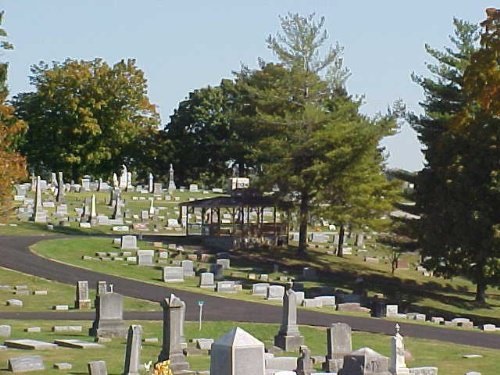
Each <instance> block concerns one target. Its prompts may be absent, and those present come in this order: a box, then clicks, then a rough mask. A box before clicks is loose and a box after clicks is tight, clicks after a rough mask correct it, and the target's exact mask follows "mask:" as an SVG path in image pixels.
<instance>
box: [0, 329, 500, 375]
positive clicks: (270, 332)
mask: <svg viewBox="0 0 500 375" xmlns="http://www.w3.org/2000/svg"><path fill="white" fill-rule="evenodd" d="M2 324H9V325H11V326H12V335H11V337H10V339H18V338H30V339H35V340H42V341H46V342H53V341H54V340H56V339H79V340H83V341H92V339H93V338H91V337H89V336H88V328H90V326H91V322H89V321H83V322H82V321H61V322H57V321H55V322H54V321H52V322H47V321H18V320H8V321H3V322H2ZM126 324H127V325H128V324H141V325H142V326H143V330H144V334H143V338H154V337H156V338H158V342H157V343H143V345H142V351H141V361H142V362H143V363H144V362H149V361H153V363H154V362H155V361H156V359H157V357H158V354H159V353H160V350H161V340H162V324H161V323H160V322H152V321H142V322H126ZM54 325H65V326H66V325H79V326H82V328H83V329H82V332H81V333H71V334H69V333H68V334H65V333H54V332H51V329H52V327H53V326H54ZM33 326H37V327H41V332H40V333H26V332H24V330H25V329H26V328H28V327H33ZM235 326H239V327H241V328H243V329H244V330H246V331H248V332H249V333H250V334H252V335H253V336H255V337H256V338H258V339H259V340H261V341H263V342H264V344H265V345H266V346H269V345H271V344H272V341H273V336H274V335H275V334H276V333H277V331H278V329H279V326H278V325H277V324H252V323H233V322H204V323H203V326H202V330H201V331H199V330H198V323H194V322H186V325H185V335H186V338H187V339H188V340H190V339H193V338H202V337H203V338H213V339H217V338H218V337H220V336H222V335H223V334H225V333H226V332H228V331H229V330H230V329H231V328H232V327H235ZM300 331H301V333H302V334H303V335H304V336H305V342H306V344H307V345H308V347H309V348H310V349H311V352H312V355H317V356H323V355H325V354H326V330H325V329H323V328H317V327H307V326H302V327H300ZM403 334H404V333H403ZM103 345H104V346H105V348H100V349H84V350H82V349H70V348H57V349H55V350H44V351H37V350H20V349H7V350H2V351H0V372H2V373H3V372H6V370H7V360H8V358H12V357H18V356H23V355H32V354H39V355H41V356H43V359H44V363H45V367H46V370H45V371H44V374H57V373H60V371H59V370H56V369H53V368H52V366H53V364H54V363H56V362H69V363H71V364H72V365H73V369H72V370H70V371H68V372H67V373H69V374H86V373H87V362H89V361H92V360H105V361H106V364H107V368H108V373H109V374H110V375H112V374H116V375H118V374H122V373H123V364H124V358H125V347H126V339H115V340H113V341H112V342H108V343H104V344H103ZM193 345H194V344H191V343H190V344H189V346H190V347H192V346H193ZM365 346H368V347H371V348H373V349H374V350H375V351H377V352H379V353H381V354H383V355H385V356H390V337H389V336H384V335H380V334H371V333H362V332H353V349H358V348H360V347H365ZM405 346H406V349H407V351H409V352H410V353H411V357H412V359H410V360H407V365H408V367H420V366H437V367H438V368H439V373H441V374H446V375H463V374H464V372H466V371H471V370H475V371H479V372H481V373H482V374H483V375H493V374H496V373H497V372H496V371H497V369H498V357H499V356H500V350H493V349H482V348H476V347H469V346H464V345H453V346H450V345H446V344H444V345H443V344H442V343H439V342H434V341H428V340H421V339H413V338H410V337H406V338H405ZM464 354H480V355H482V356H483V357H482V358H476V359H464V358H462V356H463V355H464ZM280 355H289V356H296V354H294V353H283V354H280ZM187 359H188V362H189V363H190V365H191V369H193V370H206V369H209V366H210V364H209V363H210V358H209V356H208V355H191V356H188V357H187Z"/></svg>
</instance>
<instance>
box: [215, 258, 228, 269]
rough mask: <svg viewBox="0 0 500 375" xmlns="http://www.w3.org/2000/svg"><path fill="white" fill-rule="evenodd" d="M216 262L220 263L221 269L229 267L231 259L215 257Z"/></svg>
mask: <svg viewBox="0 0 500 375" xmlns="http://www.w3.org/2000/svg"><path fill="white" fill-rule="evenodd" d="M216 264H220V265H222V269H223V270H227V269H229V268H231V260H229V259H217V261H216Z"/></svg>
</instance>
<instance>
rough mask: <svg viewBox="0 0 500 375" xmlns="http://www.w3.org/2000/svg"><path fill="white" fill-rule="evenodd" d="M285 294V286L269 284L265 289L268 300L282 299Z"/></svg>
mask: <svg viewBox="0 0 500 375" xmlns="http://www.w3.org/2000/svg"><path fill="white" fill-rule="evenodd" d="M284 295H285V287H284V286H281V285H271V286H270V287H269V288H268V289H267V299H268V300H282V299H283V296H284Z"/></svg>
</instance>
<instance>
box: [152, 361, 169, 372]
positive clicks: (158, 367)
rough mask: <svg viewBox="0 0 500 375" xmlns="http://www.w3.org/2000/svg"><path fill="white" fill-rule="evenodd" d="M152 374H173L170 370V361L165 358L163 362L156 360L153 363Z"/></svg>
mask: <svg viewBox="0 0 500 375" xmlns="http://www.w3.org/2000/svg"><path fill="white" fill-rule="evenodd" d="M151 374H152V375H174V373H173V372H172V370H171V369H170V361H169V360H166V361H163V362H158V363H157V364H155V367H154V369H153V372H152V373H151Z"/></svg>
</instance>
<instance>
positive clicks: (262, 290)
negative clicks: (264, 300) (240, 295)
mask: <svg viewBox="0 0 500 375" xmlns="http://www.w3.org/2000/svg"><path fill="white" fill-rule="evenodd" d="M268 289H269V283H256V284H253V285H252V295H254V296H262V297H266V296H267V290H268Z"/></svg>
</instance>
